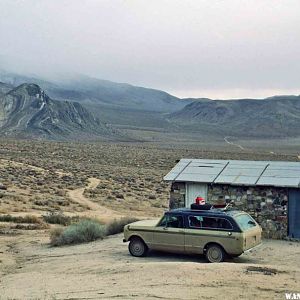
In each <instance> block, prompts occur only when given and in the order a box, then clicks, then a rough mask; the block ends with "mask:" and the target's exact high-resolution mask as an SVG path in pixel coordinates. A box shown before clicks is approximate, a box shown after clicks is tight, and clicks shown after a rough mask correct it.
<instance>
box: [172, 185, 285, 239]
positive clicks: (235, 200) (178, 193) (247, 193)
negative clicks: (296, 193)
mask: <svg viewBox="0 0 300 300" xmlns="http://www.w3.org/2000/svg"><path fill="white" fill-rule="evenodd" d="M206 200H207V202H209V203H211V204H226V203H230V204H231V205H232V206H233V207H234V208H236V209H239V210H244V211H246V212H248V213H249V214H250V215H251V216H252V217H253V218H254V219H255V220H256V221H257V222H258V223H259V224H260V225H261V227H262V228H263V236H264V237H266V238H273V239H283V238H285V237H286V236H287V202H288V190H287V189H286V188H275V187H243V186H230V185H208V195H207V199H206ZM184 206H185V183H179V182H175V183H173V184H172V186H171V192H170V209H174V208H179V207H184Z"/></svg>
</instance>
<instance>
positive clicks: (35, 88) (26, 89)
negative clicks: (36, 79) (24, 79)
mask: <svg viewBox="0 0 300 300" xmlns="http://www.w3.org/2000/svg"><path fill="white" fill-rule="evenodd" d="M10 93H13V94H22V95H24V94H27V95H28V96H31V97H36V98H39V99H44V98H45V96H46V94H45V92H44V91H43V90H42V89H41V87H40V86H39V85H37V84H35V83H23V84H21V85H19V86H18V87H16V88H15V89H13V90H12V91H11V92H10Z"/></svg>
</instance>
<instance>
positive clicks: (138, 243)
mask: <svg viewBox="0 0 300 300" xmlns="http://www.w3.org/2000/svg"><path fill="white" fill-rule="evenodd" d="M128 249H129V252H130V254H131V255H132V256H136V257H142V256H145V255H146V254H147V251H148V248H147V246H146V244H145V243H144V242H143V241H142V239H140V238H133V239H131V240H130V242H129V246H128Z"/></svg>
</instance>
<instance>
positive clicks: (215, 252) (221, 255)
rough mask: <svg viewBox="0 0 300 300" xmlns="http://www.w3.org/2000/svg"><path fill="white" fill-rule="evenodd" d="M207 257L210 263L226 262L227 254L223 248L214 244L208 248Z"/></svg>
mask: <svg viewBox="0 0 300 300" xmlns="http://www.w3.org/2000/svg"><path fill="white" fill-rule="evenodd" d="M205 256H206V259H207V260H208V261H209V262H211V263H219V262H222V261H224V259H225V256H226V253H225V251H224V250H223V248H222V247H221V246H219V245H217V244H213V245H209V246H208V247H207V249H206V252H205Z"/></svg>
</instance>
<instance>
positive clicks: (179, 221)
mask: <svg viewBox="0 0 300 300" xmlns="http://www.w3.org/2000/svg"><path fill="white" fill-rule="evenodd" d="M158 226H162V227H170V228H182V227H183V217H182V216H171V215H165V216H164V217H163V218H162V220H161V221H160V223H159V224H158Z"/></svg>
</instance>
